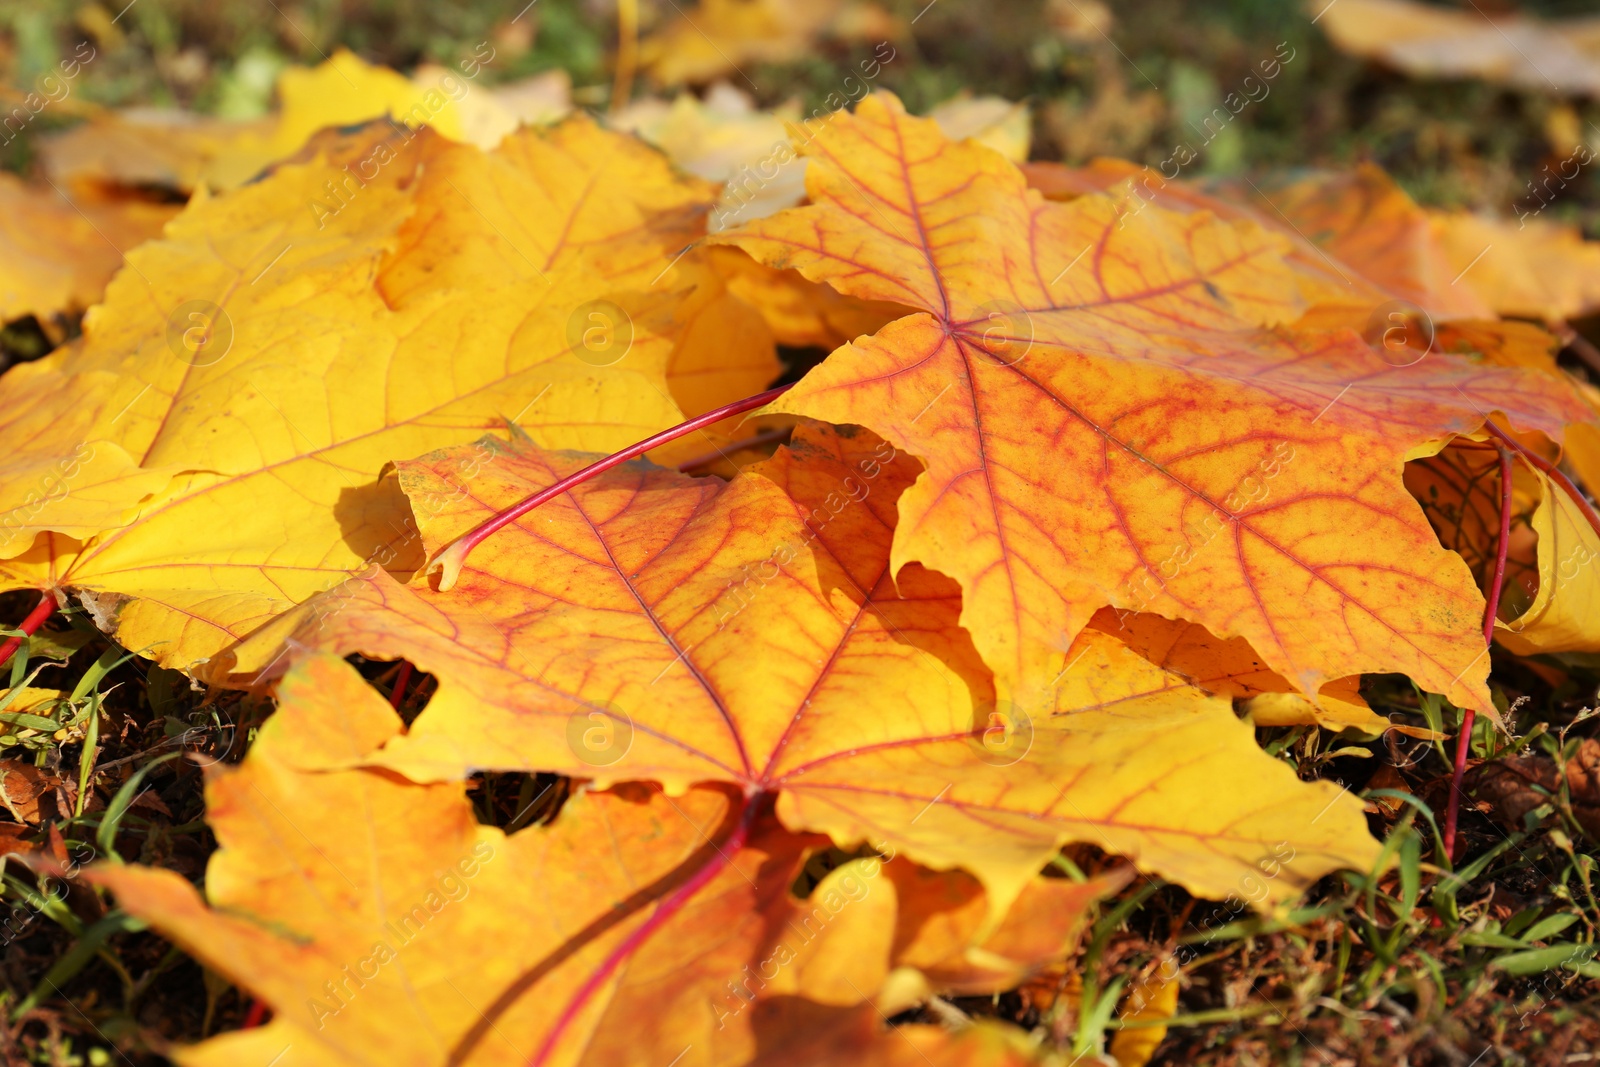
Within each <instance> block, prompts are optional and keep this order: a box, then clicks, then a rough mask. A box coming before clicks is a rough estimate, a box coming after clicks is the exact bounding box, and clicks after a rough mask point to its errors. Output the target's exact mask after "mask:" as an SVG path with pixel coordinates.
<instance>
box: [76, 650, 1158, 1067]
mask: <svg viewBox="0 0 1600 1067" xmlns="http://www.w3.org/2000/svg"><path fill="white" fill-rule="evenodd" d="M279 695H280V698H281V706H280V708H279V710H278V712H277V714H276V715H275V716H274V717H273V718H272V719H271V720H270V721H269V722H268V723H267V724H266V726H265V727H264V728H263V729H262V732H261V734H260V736H259V738H258V740H257V741H256V742H255V744H254V746H253V747H252V748H251V751H250V753H249V755H248V756H247V757H246V758H245V760H244V762H243V763H242V765H240V766H239V767H237V768H228V769H221V770H218V771H217V772H215V773H214V774H213V775H212V776H211V778H210V780H209V781H208V783H207V787H206V799H207V809H208V814H207V818H208V820H209V821H210V823H211V825H212V826H213V828H214V829H215V831H216V834H217V838H218V842H219V845H220V848H219V851H218V852H217V853H216V855H215V856H214V857H213V858H212V860H211V863H210V866H209V869H208V872H207V878H206V896H207V897H208V898H209V905H210V906H209V907H208V906H207V901H205V900H202V898H201V896H200V893H199V892H198V891H197V890H196V889H195V888H194V887H193V886H191V885H190V884H189V883H188V882H187V881H185V880H184V879H183V878H181V877H180V876H178V875H177V874H175V873H173V872H171V871H167V870H160V869H154V868H145V867H133V866H126V865H101V866H98V867H95V868H92V869H91V870H90V871H89V872H87V874H86V877H87V878H88V879H90V880H91V881H94V882H96V883H98V884H100V885H103V886H108V887H110V888H111V889H113V890H114V891H115V892H116V894H117V897H118V900H119V902H120V904H121V905H122V907H124V908H126V909H127V910H128V911H130V912H132V913H133V914H136V915H139V916H141V917H143V918H145V919H147V920H149V921H150V922H151V923H152V924H153V925H155V926H156V928H157V929H159V930H161V931H162V933H164V934H166V935H167V936H169V937H171V938H172V939H173V940H174V941H176V942H177V943H178V944H179V945H182V946H183V947H184V948H186V949H187V950H188V951H190V952H191V953H193V954H194V955H195V956H196V957H197V958H199V959H201V960H203V961H204V962H205V963H206V964H207V965H208V966H210V967H212V968H214V969H216V970H217V971H219V972H220V973H223V974H226V975H228V976H229V977H230V978H232V979H233V980H235V981H237V982H239V983H240V984H242V985H244V986H247V987H248V988H250V989H252V990H254V991H255V992H256V993H257V994H258V995H259V996H261V997H262V998H263V999H264V1000H265V1001H266V1002H267V1003H268V1004H270V1005H271V1006H272V1008H273V1012H274V1018H273V1019H272V1021H271V1022H270V1023H269V1024H268V1025H266V1026H263V1027H258V1028H255V1029H247V1030H242V1031H238V1032H235V1033H231V1034H226V1035H223V1036H221V1037H218V1038H215V1039H213V1040H211V1041H208V1042H205V1043H202V1044H199V1045H196V1046H192V1047H190V1048H187V1049H182V1050H179V1051H178V1053H177V1056H176V1058H177V1060H178V1062H179V1063H182V1064H185V1065H186V1067H200V1065H204V1067H213V1065H216V1067H220V1065H223V1064H237V1063H244V1062H260V1063H267V1062H269V1061H272V1062H276V1063H278V1064H280V1065H281V1067H305V1065H316V1067H321V1065H325V1064H327V1065H331V1064H342V1065H348V1064H372V1065H374V1067H377V1065H382V1067H391V1065H394V1064H407V1065H413V1067H442V1065H444V1064H491V1063H493V1064H504V1063H518V1064H521V1063H534V1064H543V1063H546V1062H559V1063H563V1064H584V1065H604V1067H626V1065H638V1067H650V1065H654V1067H659V1065H661V1064H664V1063H668V1062H678V1063H680V1064H682V1065H684V1067H712V1065H724V1064H726V1065H733V1064H744V1063H749V1062H751V1061H752V1060H753V1059H755V1058H756V1055H757V1053H758V1051H760V1052H762V1058H761V1061H762V1062H763V1063H767V1062H788V1061H785V1060H784V1059H783V1055H782V1054H780V1055H779V1056H777V1057H776V1058H772V1059H769V1058H768V1057H767V1056H766V1055H765V1050H768V1049H772V1048H777V1049H782V1050H783V1052H784V1053H785V1054H788V1055H790V1056H794V1057H795V1059H794V1061H793V1062H796V1063H805V1062H823V1061H819V1060H816V1059H812V1058H807V1057H804V1056H802V1055H800V1054H801V1053H802V1052H805V1051H807V1050H810V1051H812V1052H815V1051H816V1049H817V1046H819V1045H820V1046H823V1047H824V1048H827V1047H829V1046H836V1047H837V1050H843V1049H846V1048H849V1049H851V1055H854V1056H857V1057H860V1060H859V1062H863V1063H874V1064H876V1063H882V1062H900V1061H899V1060H897V1059H895V1057H896V1056H898V1055H900V1053H899V1052H898V1051H897V1050H899V1049H907V1050H908V1051H911V1052H916V1051H917V1049H918V1048H919V1047H920V1049H921V1050H922V1051H923V1052H931V1053H935V1054H936V1055H938V1057H939V1058H938V1060H937V1061H929V1062H940V1063H951V1064H956V1063H966V1062H972V1061H973V1060H974V1059H977V1062H984V1063H994V1062H1002V1063H1005V1062H1018V1063H1020V1062H1023V1061H1022V1059H1021V1057H1020V1056H1017V1055H1016V1054H1015V1053H1012V1054H1011V1055H1009V1056H1002V1057H1000V1058H999V1059H998V1061H997V1060H996V1059H993V1058H989V1059H978V1058H977V1054H976V1052H975V1053H973V1054H972V1055H971V1056H970V1057H969V1055H968V1053H967V1052H966V1051H965V1050H966V1049H967V1048H968V1046H969V1045H976V1047H977V1050H978V1051H980V1052H981V1051H984V1050H987V1051H988V1052H989V1053H990V1054H991V1056H992V1055H993V1054H994V1053H995V1052H996V1051H997V1049H998V1048H1001V1047H1009V1045H1010V1043H1011V1042H1013V1041H1015V1040H1016V1039H1017V1038H1018V1037H1020V1035H1019V1034H1017V1032H1016V1031H1014V1030H1009V1029H1002V1028H997V1029H996V1030H995V1031H993V1032H992V1033H989V1034H987V1035H984V1036H982V1037H979V1038H976V1039H974V1038H967V1039H961V1040H956V1039H952V1038H950V1037H949V1035H941V1034H940V1032H939V1031H938V1030H937V1029H936V1028H933V1027H911V1028H910V1029H909V1033H908V1032H905V1031H900V1032H894V1031H889V1030H887V1029H886V1028H884V1027H883V1026H882V1025H881V1023H880V1021H879V1020H880V1018H881V1016H880V1015H879V1014H878V1010H875V1009H874V1004H873V1002H876V1001H878V1000H880V999H881V997H882V996H888V997H890V998H891V999H889V1000H884V1001H882V1003H884V1004H887V1005H890V1006H891V1008H892V1009H893V1010H898V1008H899V1007H902V1006H907V1000H906V998H907V994H908V990H909V991H910V992H911V993H912V994H914V995H915V996H916V997H920V998H921V999H925V998H926V996H927V995H929V994H931V993H936V992H940V991H946V990H950V989H962V990H967V991H976V992H981V993H991V992H997V991H1000V990H1002V989H1005V988H1009V986H1010V985H1014V984H1016V982H1018V981H1020V980H1021V979H1022V978H1025V977H1026V976H1027V975H1028V974H1029V973H1030V972H1031V971H1032V970H1033V969H1034V968H1036V967H1037V966H1039V965H1040V964H1042V963H1044V962H1046V961H1049V960H1054V959H1059V958H1060V957H1061V956H1062V955H1063V954H1064V953H1065V952H1067V951H1070V948H1071V946H1072V944H1073V943H1074V942H1075V938H1076V934H1077V932H1078V929H1079V928H1080V927H1081V925H1082V921H1083V918H1084V916H1085V911H1086V909H1087V908H1088V907H1089V906H1090V905H1091V904H1092V903H1093V902H1094V901H1095V900H1097V899H1098V898H1100V897H1102V896H1104V895H1106V894H1107V893H1109V892H1113V891H1115V890H1116V889H1117V888H1119V887H1120V886H1121V885H1123V884H1125V883H1126V881H1127V872H1126V871H1125V870H1124V871H1123V872H1121V873H1118V872H1112V873H1110V874H1108V875H1104V876H1101V877H1099V878H1096V879H1091V880H1089V881H1088V882H1086V883H1083V884H1075V883H1072V882H1067V881H1065V880H1046V879H1043V878H1034V879H1032V880H1030V882H1029V885H1028V887H1027V889H1026V890H1025V891H1024V893H1023V895H1022V896H1021V898H1019V902H1018V907H1017V909H1016V911H1015V912H1014V914H1013V915H1011V916H1008V917H1007V920H1006V922H1005V923H1003V924H1002V925H1001V926H1000V927H999V928H998V929H997V930H996V931H995V932H994V933H993V934H991V935H985V934H984V932H983V930H982V929H981V925H982V924H981V922H980V921H979V919H980V918H981V916H982V914H983V907H982V902H981V893H977V892H976V887H975V886H974V885H973V883H972V880H971V879H970V878H967V877H966V876H964V875H960V874H937V873H933V872H927V871H920V870H918V869H916V868H914V867H912V865H911V864H909V863H908V862H907V861H906V860H904V859H898V858H893V857H884V856H882V855H872V854H868V855H865V856H861V857H859V858H856V859H849V860H845V861H844V862H842V863H840V864H838V865H836V866H835V867H834V868H833V869H832V870H830V871H828V872H827V873H826V874H825V875H823V876H822V877H821V878H820V880H818V881H816V882H815V884H814V886H813V887H812V889H811V891H810V893H809V894H808V895H807V896H806V897H805V898H804V899H800V898H797V897H795V896H794V895H793V894H792V893H791V892H790V886H791V884H793V883H794V880H795V877H796V875H797V873H798V872H799V870H800V868H801V866H802V864H804V863H805V862H806V859H807V857H808V856H810V855H811V854H812V853H814V852H816V851H817V850H818V849H819V848H821V847H823V846H825V844H826V842H825V841H824V840H823V839H820V838H817V837H815V836H813V835H803V834H793V833H790V832H788V831H786V830H784V829H783V828H782V827H781V826H780V825H779V824H778V822H777V821H776V820H775V819H773V818H772V815H771V812H770V810H766V809H757V808H755V807H751V808H748V809H743V810H744V814H743V816H741V809H742V805H741V804H740V802H739V798H738V797H736V796H734V795H731V794H730V793H729V792H728V791H726V790H725V789H721V788H715V787H707V788H696V789H691V790H689V791H688V792H687V793H685V794H682V795H679V796H675V797H673V796H668V795H666V794H664V793H662V792H661V791H660V790H658V789H653V788H647V787H642V786H636V785H635V786H624V787H620V788H618V789H616V790H614V791H611V792H594V791H583V790H580V791H579V792H578V793H577V795H575V796H573V797H571V798H569V799H568V800H567V801H566V802H565V803H564V805H563V806H562V807H561V810H560V811H559V813H558V814H557V815H556V816H555V818H554V820H553V821H552V822H550V823H549V824H548V825H541V826H535V827H531V828H529V829H525V830H521V831H518V832H515V833H511V834H507V833H505V832H503V831H502V830H500V829H498V828H496V827H492V826H482V825H479V824H478V823H477V821H476V820H475V818H474V814H473V806H472V804H471V802H470V801H468V799H467V798H466V796H465V795H464V790H463V786H462V784H461V783H459V782H452V783H444V784H438V785H416V784H413V783H410V782H406V781H404V780H403V779H400V778H397V777H396V776H394V775H392V774H389V773H387V772H383V771H375V770H360V769H353V770H352V769H345V770H338V769H330V768H336V767H337V766H338V765H339V763H340V762H341V760H348V759H350V758H353V757H356V756H359V755H360V754H362V753H363V752H364V751H365V750H367V749H368V748H370V747H373V746H376V745H380V744H382V743H383V742H384V741H385V740H386V739H388V738H391V737H393V736H394V735H395V734H396V733H398V732H399V731H400V730H401V728H402V727H401V723H400V719H399V717H398V716H397V715H396V714H395V713H394V711H393V710H392V709H390V708H389V707H388V706H387V705H386V704H385V702H384V700H383V699H382V697H380V696H379V695H378V694H377V693H376V691H374V690H373V689H372V688H371V687H370V686H369V685H368V684H367V683H366V682H365V681H364V680H363V679H362V678H361V677H360V675H358V674H357V673H356V672H355V671H354V670H353V669H352V668H350V667H349V666H348V665H346V664H344V663H341V662H340V661H339V660H338V659H336V658H334V657H331V656H321V657H311V658H310V659H309V660H308V661H306V662H305V663H303V664H301V665H299V666H297V668H296V669H295V670H294V671H293V672H292V673H291V674H290V675H289V677H288V678H286V679H285V681H284V684H283V686H282V688H281V690H280V694H279ZM334 842H337V845H335V844H333V843H334ZM708 860H711V861H719V862H717V863H715V864H714V866H713V867H712V868H708V867H706V862H707V861H708ZM708 871H709V872H710V873H709V874H702V872H708ZM975 904H976V905H977V906H976V907H974V905H975ZM1024 924H1025V925H1027V926H1028V927H1030V928H1032V929H1031V932H1033V933H1034V934H1035V935H1036V936H1035V937H1034V938H1033V939H1032V940H1031V941H1030V942H1027V943H1024V942H1023V940H1022V938H1020V937H1019V936H1018V927H1019V926H1021V925H1024ZM969 950H972V951H971V956H972V958H971V959H969V958H968V955H969ZM891 974H893V975H895V976H896V980H895V982H894V983H893V984H892V986H890V985H886V983H888V980H889V978H890V975H891ZM880 1010H881V1009H880ZM908 1041H909V1042H910V1044H907V1042H908ZM675 1057H676V1060H675V1061H674V1058H675ZM913 1059H914V1060H915V1062H918V1063H921V1062H924V1061H923V1060H922V1059H921V1058H918V1057H915V1056H913ZM825 1062H838V1061H836V1060H832V1059H829V1060H826V1061H825ZM846 1062H849V1060H848V1058H847V1060H846Z"/></svg>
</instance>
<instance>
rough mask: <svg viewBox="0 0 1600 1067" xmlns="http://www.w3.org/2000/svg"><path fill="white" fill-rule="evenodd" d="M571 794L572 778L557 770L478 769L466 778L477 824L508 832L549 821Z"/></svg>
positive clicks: (559, 810)
mask: <svg viewBox="0 0 1600 1067" xmlns="http://www.w3.org/2000/svg"><path fill="white" fill-rule="evenodd" d="M571 795H572V779H570V778H567V777H564V776H562V775H559V774H527V773H524V772H521V771H507V772H498V771H481V772H479V773H478V774H475V775H473V776H472V777H471V778H469V779H467V796H468V797H469V798H470V799H471V800H472V813H473V815H475V816H476V817H477V820H478V824H479V825H480V826H498V827H499V828H500V829H502V830H504V831H505V832H506V833H508V834H513V833H516V832H517V831H518V830H522V829H525V828H527V827H530V826H542V825H544V824H546V823H549V822H551V821H552V820H554V819H555V817H556V816H557V815H559V814H560V813H561V808H562V807H563V806H564V805H565V804H566V802H567V798H568V797H569V796H571Z"/></svg>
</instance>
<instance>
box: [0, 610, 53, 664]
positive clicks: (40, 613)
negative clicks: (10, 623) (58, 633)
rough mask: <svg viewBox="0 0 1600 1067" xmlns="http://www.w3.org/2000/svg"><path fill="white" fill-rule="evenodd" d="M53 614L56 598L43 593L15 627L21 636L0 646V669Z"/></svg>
mask: <svg viewBox="0 0 1600 1067" xmlns="http://www.w3.org/2000/svg"><path fill="white" fill-rule="evenodd" d="M55 613H56V598H55V597H53V596H51V595H50V594H49V593H45V594H44V595H43V596H41V597H40V598H39V603H38V605H37V606H36V607H35V608H34V609H33V610H32V611H30V612H28V617H27V618H26V619H23V620H22V624H21V625H20V626H18V627H17V629H19V630H21V631H22V635H21V636H17V637H13V638H11V639H10V640H8V641H6V643H5V644H3V645H0V667H4V666H5V665H6V664H7V663H8V662H10V660H11V657H12V656H13V655H15V654H16V651H17V649H19V648H21V647H22V642H24V641H26V640H27V639H28V638H29V637H31V636H33V634H34V633H35V632H36V631H37V630H38V629H39V627H41V626H43V625H44V622H45V620H46V619H48V618H49V617H50V616H52V615H54V614H55Z"/></svg>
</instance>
